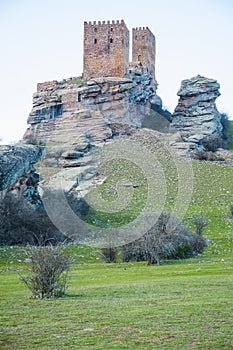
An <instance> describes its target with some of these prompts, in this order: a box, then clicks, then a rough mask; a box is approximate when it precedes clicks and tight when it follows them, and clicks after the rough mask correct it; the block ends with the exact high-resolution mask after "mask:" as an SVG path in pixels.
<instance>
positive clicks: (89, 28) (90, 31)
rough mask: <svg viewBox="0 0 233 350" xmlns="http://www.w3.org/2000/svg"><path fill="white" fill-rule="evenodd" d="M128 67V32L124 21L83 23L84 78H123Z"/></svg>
mask: <svg viewBox="0 0 233 350" xmlns="http://www.w3.org/2000/svg"><path fill="white" fill-rule="evenodd" d="M128 65H129V31H128V29H127V27H126V25H125V23H124V21H123V20H122V21H112V22H111V23H110V21H107V22H105V21H103V22H100V21H98V24H97V23H96V22H93V23H92V22H88V23H87V22H84V69H83V72H84V78H98V77H104V76H115V77H123V76H124V75H125V74H127V72H128Z"/></svg>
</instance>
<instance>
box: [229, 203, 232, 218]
mask: <svg viewBox="0 0 233 350" xmlns="http://www.w3.org/2000/svg"><path fill="white" fill-rule="evenodd" d="M229 209H230V213H231V216H232V218H233V204H231V205H230V208H229Z"/></svg>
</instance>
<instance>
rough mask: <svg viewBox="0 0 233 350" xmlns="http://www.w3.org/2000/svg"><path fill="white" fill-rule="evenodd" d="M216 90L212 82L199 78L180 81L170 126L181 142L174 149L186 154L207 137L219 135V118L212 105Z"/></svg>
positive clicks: (220, 126)
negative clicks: (178, 134)
mask: <svg viewBox="0 0 233 350" xmlns="http://www.w3.org/2000/svg"><path fill="white" fill-rule="evenodd" d="M219 88H220V85H219V83H218V82H217V81H216V80H214V79H208V78H205V77H203V76H200V75H198V76H196V77H193V78H191V79H186V80H183V81H182V82H181V88H180V90H179V91H178V93H177V95H178V96H179V97H180V98H179V101H178V105H177V107H176V108H175V111H174V113H173V116H172V123H171V128H172V129H175V130H177V131H179V132H180V134H181V141H180V142H178V143H176V144H175V146H176V147H177V148H178V149H179V148H180V149H182V150H183V152H189V151H190V150H194V149H197V148H198V147H199V148H201V147H203V144H204V142H205V140H206V139H208V137H210V136H211V135H219V134H221V131H222V124H221V121H220V120H221V115H220V113H219V112H218V110H217V108H216V105H215V100H216V98H217V97H218V96H219V95H220V92H219Z"/></svg>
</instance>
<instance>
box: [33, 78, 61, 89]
mask: <svg viewBox="0 0 233 350" xmlns="http://www.w3.org/2000/svg"><path fill="white" fill-rule="evenodd" d="M57 84H58V82H57V80H52V81H46V82H44V83H38V84H37V92H42V91H46V90H49V89H53V88H55V87H56V86H57Z"/></svg>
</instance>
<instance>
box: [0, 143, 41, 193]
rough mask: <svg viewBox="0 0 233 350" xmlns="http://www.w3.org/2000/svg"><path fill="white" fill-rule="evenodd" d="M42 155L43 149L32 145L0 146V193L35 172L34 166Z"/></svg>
mask: <svg viewBox="0 0 233 350" xmlns="http://www.w3.org/2000/svg"><path fill="white" fill-rule="evenodd" d="M42 155H43V147H38V146H33V145H24V144H21V145H14V146H0V191H3V190H5V189H7V188H8V187H9V186H11V185H13V184H14V183H16V182H17V180H18V178H19V177H21V176H22V175H24V174H27V173H31V172H33V171H34V170H35V168H34V164H35V163H36V162H38V160H39V159H40V158H41V157H42Z"/></svg>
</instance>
